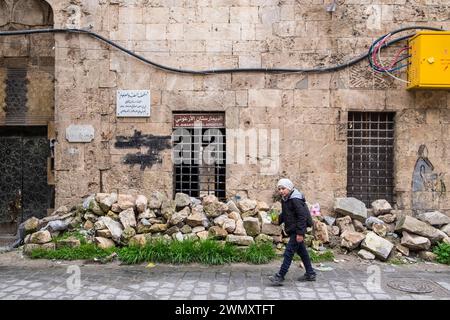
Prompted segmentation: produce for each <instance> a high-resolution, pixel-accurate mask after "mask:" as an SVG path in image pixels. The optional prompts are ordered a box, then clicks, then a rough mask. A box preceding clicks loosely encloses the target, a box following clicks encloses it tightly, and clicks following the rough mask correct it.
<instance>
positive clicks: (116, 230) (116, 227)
mask: <svg viewBox="0 0 450 320" xmlns="http://www.w3.org/2000/svg"><path fill="white" fill-rule="evenodd" d="M100 219H101V220H102V221H103V222H104V223H105V225H106V227H107V228H108V229H109V231H111V236H112V238H113V240H114V241H116V242H120V238H121V237H122V230H123V229H122V225H121V224H120V223H119V222H117V221H114V220H113V219H111V218H109V217H101V218H100Z"/></svg>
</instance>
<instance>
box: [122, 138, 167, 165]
mask: <svg viewBox="0 0 450 320" xmlns="http://www.w3.org/2000/svg"><path fill="white" fill-rule="evenodd" d="M171 139H172V137H171V136H154V135H152V134H142V132H141V131H137V130H134V134H133V135H132V136H131V137H126V136H116V142H115V144H114V146H115V147H116V148H118V149H131V148H141V147H148V151H147V153H142V152H140V151H138V152H136V153H129V154H127V155H126V156H125V157H124V159H123V162H124V163H125V164H128V165H131V166H132V167H133V166H134V165H136V164H138V165H140V167H141V170H144V169H145V168H146V167H149V168H150V167H152V166H153V165H154V164H155V163H161V162H162V158H161V156H160V152H161V151H163V150H166V149H169V148H171V143H170V141H171Z"/></svg>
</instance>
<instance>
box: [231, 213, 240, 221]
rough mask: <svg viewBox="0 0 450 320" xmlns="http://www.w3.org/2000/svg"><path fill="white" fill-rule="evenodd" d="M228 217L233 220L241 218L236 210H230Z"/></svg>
mask: <svg viewBox="0 0 450 320" xmlns="http://www.w3.org/2000/svg"><path fill="white" fill-rule="evenodd" d="M228 218H230V219H233V220H234V221H238V220H241V219H242V218H241V214H240V213H239V212H237V211H231V212H230V213H229V214H228Z"/></svg>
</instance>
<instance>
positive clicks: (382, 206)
mask: <svg viewBox="0 0 450 320" xmlns="http://www.w3.org/2000/svg"><path fill="white" fill-rule="evenodd" d="M391 210H392V206H391V204H390V203H389V202H388V201H386V200H384V199H379V200H375V201H373V202H372V212H373V215H374V216H379V215H380V214H386V213H390V212H391Z"/></svg>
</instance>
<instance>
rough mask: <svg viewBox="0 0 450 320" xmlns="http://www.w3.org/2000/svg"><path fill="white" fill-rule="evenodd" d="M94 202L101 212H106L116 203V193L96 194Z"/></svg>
mask: <svg viewBox="0 0 450 320" xmlns="http://www.w3.org/2000/svg"><path fill="white" fill-rule="evenodd" d="M95 200H96V201H97V202H98V205H99V206H100V208H101V209H102V210H103V212H108V211H109V210H110V209H111V207H112V205H113V204H114V203H116V202H117V193H97V194H96V195H95Z"/></svg>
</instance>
